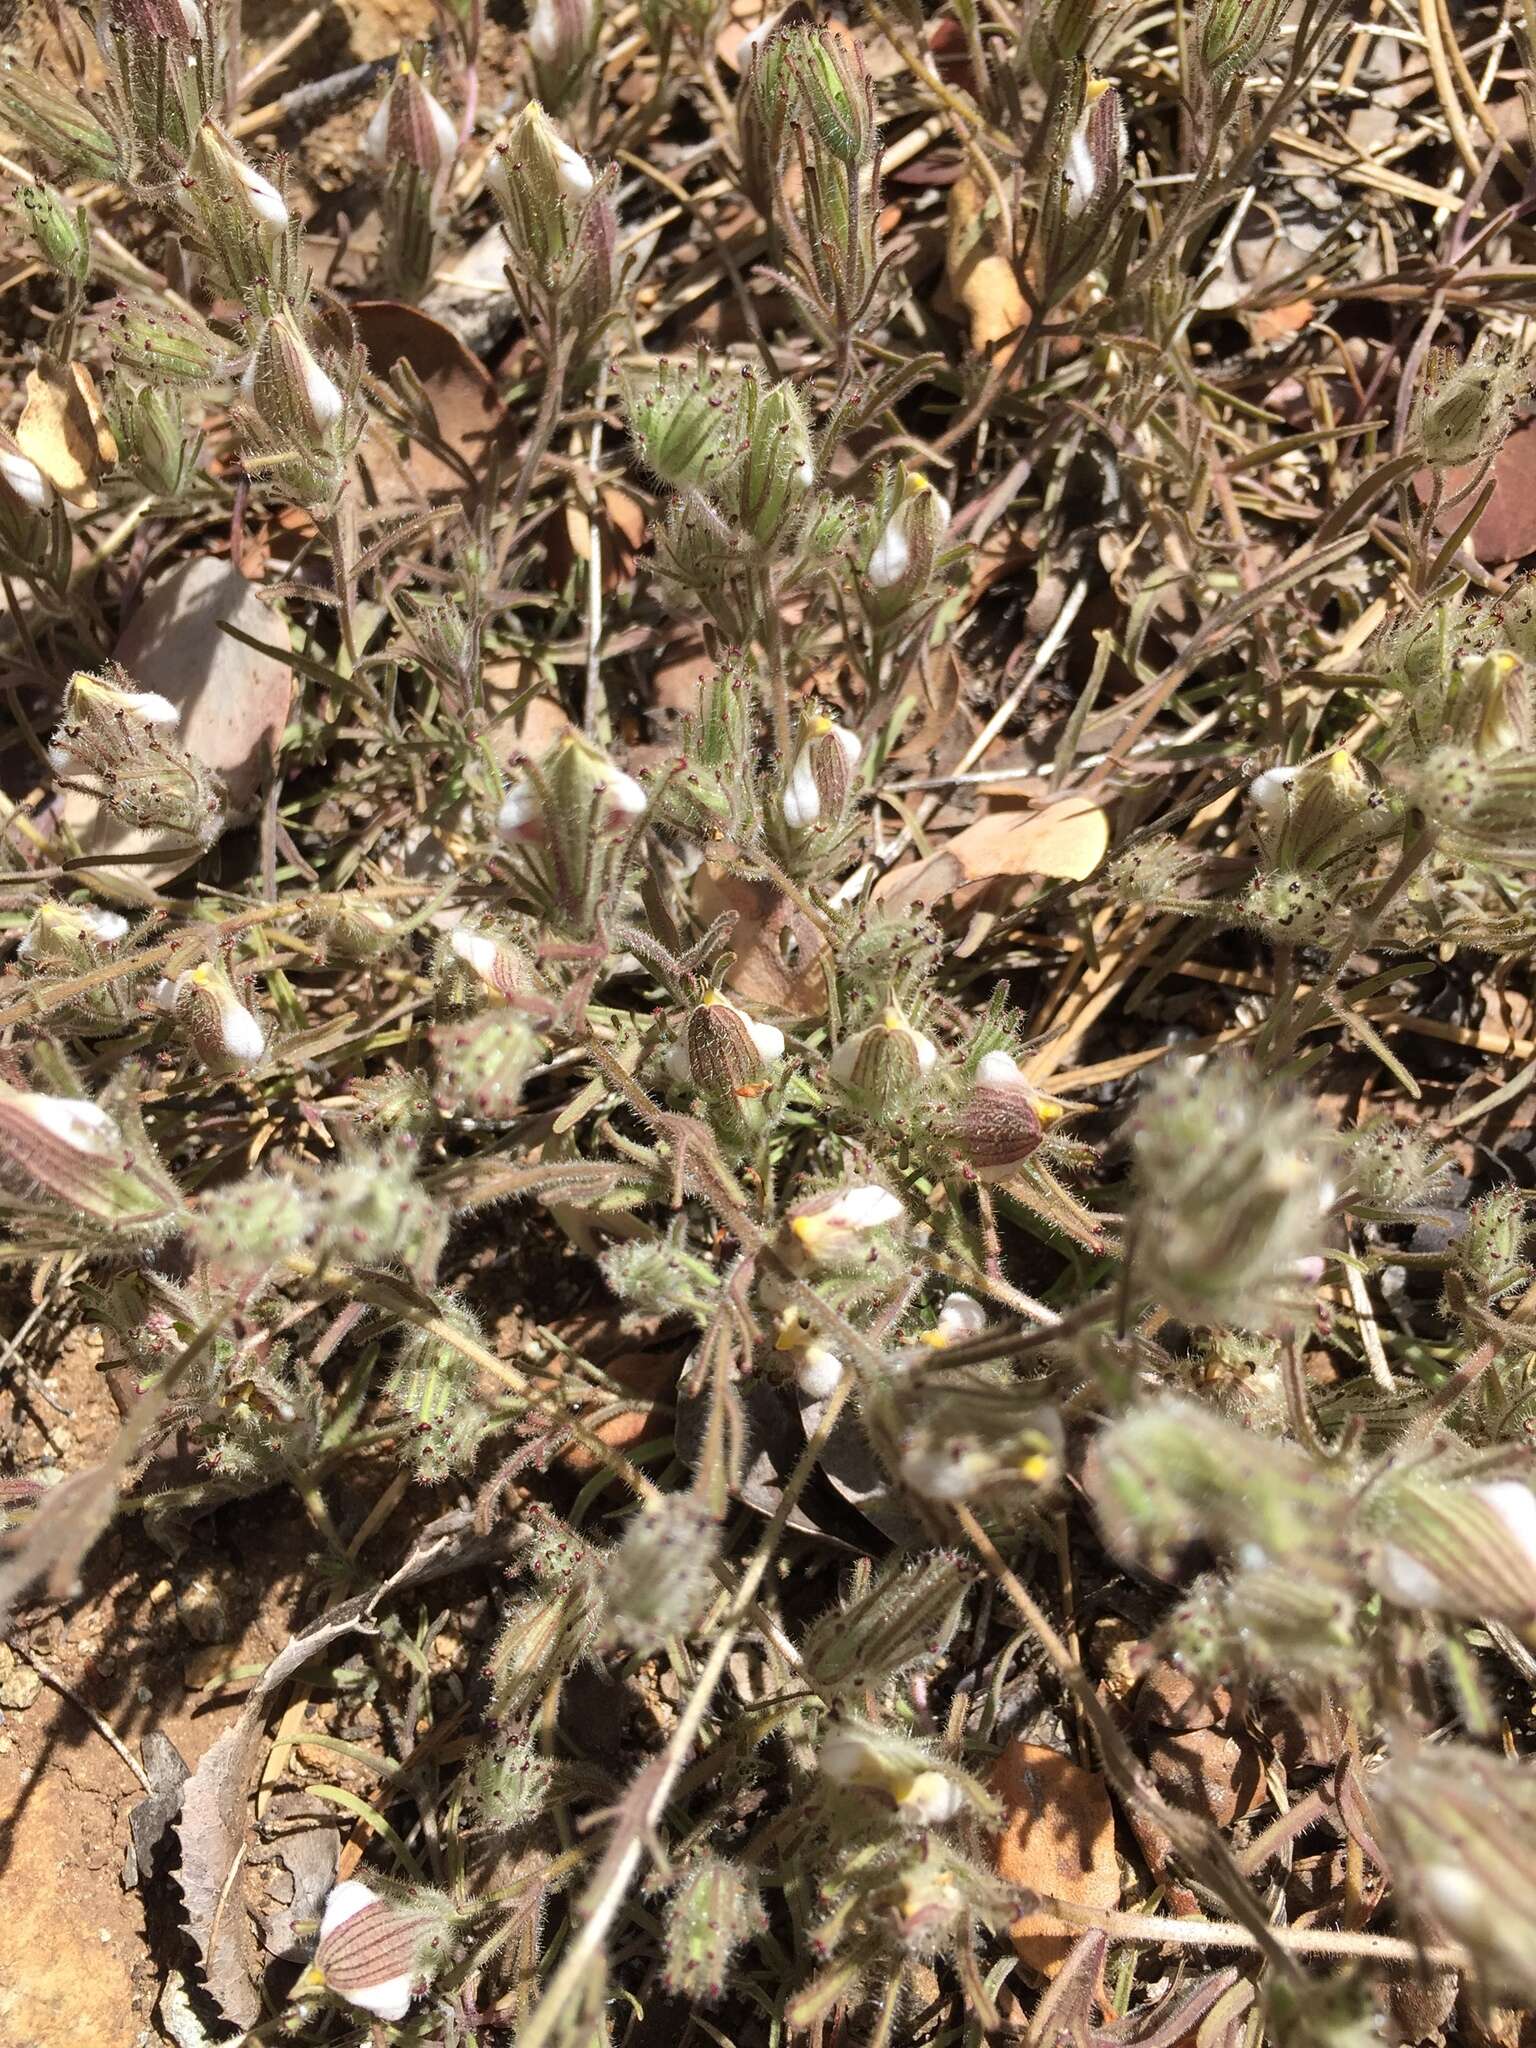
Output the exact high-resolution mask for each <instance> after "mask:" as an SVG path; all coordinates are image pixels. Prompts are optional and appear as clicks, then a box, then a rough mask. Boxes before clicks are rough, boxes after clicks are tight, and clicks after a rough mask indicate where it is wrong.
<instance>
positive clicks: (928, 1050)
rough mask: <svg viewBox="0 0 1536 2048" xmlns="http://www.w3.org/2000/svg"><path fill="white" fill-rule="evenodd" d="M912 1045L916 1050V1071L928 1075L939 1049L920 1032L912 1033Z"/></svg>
mask: <svg viewBox="0 0 1536 2048" xmlns="http://www.w3.org/2000/svg"><path fill="white" fill-rule="evenodd" d="M912 1043H913V1045H914V1047H915V1048H916V1050H917V1071H918V1072H919V1073H920V1074H926V1073H928V1072H929V1071H930V1070H931V1069H932V1067H933V1065H934V1062H935V1061H936V1060H937V1059H938V1057H939V1048H938V1047H937V1046H936V1045H935V1044H934V1042H933V1040H932V1039H931V1038H925V1037H924V1035H923V1033H922V1032H921V1031H914V1032H913V1033H912Z"/></svg>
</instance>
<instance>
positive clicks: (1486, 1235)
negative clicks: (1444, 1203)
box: [1451, 1187, 1530, 1306]
mask: <svg viewBox="0 0 1536 2048" xmlns="http://www.w3.org/2000/svg"><path fill="white" fill-rule="evenodd" d="M1525 1203H1526V1197H1525V1195H1524V1193H1523V1192H1522V1190H1521V1189H1519V1188H1512V1187H1511V1188H1498V1189H1496V1190H1495V1191H1494V1193H1492V1194H1491V1195H1484V1196H1483V1197H1482V1198H1481V1199H1480V1200H1478V1201H1476V1202H1474V1203H1473V1204H1472V1206H1471V1208H1470V1209H1469V1210H1468V1211H1467V1223H1466V1228H1465V1229H1464V1230H1463V1231H1462V1233H1461V1235H1460V1237H1458V1238H1457V1240H1456V1242H1455V1244H1454V1245H1453V1246H1452V1248H1451V1249H1452V1256H1453V1257H1454V1259H1455V1261H1456V1270H1457V1272H1458V1273H1460V1274H1461V1276H1462V1278H1463V1279H1464V1280H1465V1281H1466V1282H1467V1284H1468V1286H1469V1287H1471V1288H1472V1290H1473V1292H1474V1293H1475V1294H1476V1296H1477V1298H1478V1299H1479V1300H1480V1301H1482V1302H1484V1303H1486V1304H1488V1305H1490V1306H1491V1305H1492V1304H1493V1303H1494V1302H1496V1301H1497V1300H1498V1299H1499V1297H1500V1295H1503V1294H1508V1293H1509V1292H1510V1290H1511V1289H1512V1288H1515V1287H1518V1286H1519V1285H1520V1284H1521V1283H1522V1282H1523V1281H1525V1280H1528V1279H1529V1278H1530V1267H1529V1265H1528V1264H1527V1262H1526V1258H1525V1245H1526V1239H1527V1236H1528V1234H1529V1231H1528V1225H1527V1221H1526V1212H1525Z"/></svg>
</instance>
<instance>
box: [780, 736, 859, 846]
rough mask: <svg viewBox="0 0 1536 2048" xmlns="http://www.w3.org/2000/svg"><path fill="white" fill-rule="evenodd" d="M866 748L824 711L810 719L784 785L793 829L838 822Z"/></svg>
mask: <svg viewBox="0 0 1536 2048" xmlns="http://www.w3.org/2000/svg"><path fill="white" fill-rule="evenodd" d="M863 751H864V746H863V742H862V741H861V740H860V739H859V737H858V735H857V734H856V733H851V732H849V731H848V729H847V727H846V726H841V725H837V724H834V722H833V721H832V720H831V719H830V718H827V717H824V716H822V715H820V714H818V715H817V716H815V717H813V718H808V719H807V720H806V722H805V724H804V726H803V727H802V728H801V734H800V745H799V747H798V749H797V750H796V753H795V759H794V763H793V766H792V767H791V769H790V772H789V779H788V781H787V782H786V783H785V785H784V804H783V808H784V823H785V824H786V825H787V826H788V827H789V829H790V831H791V832H809V831H810V830H811V828H812V826H815V825H835V824H836V823H838V821H839V820H840V819H841V818H842V815H843V813H844V811H845V810H846V809H847V808H848V796H849V792H850V790H851V789H852V787H853V771H854V769H855V768H857V767H858V765H859V756H860V755H861V754H862V753H863Z"/></svg>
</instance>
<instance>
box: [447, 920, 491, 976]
mask: <svg viewBox="0 0 1536 2048" xmlns="http://www.w3.org/2000/svg"><path fill="white" fill-rule="evenodd" d="M448 944H449V946H450V947H451V948H452V949H453V952H454V953H455V954H456V956H457V957H458V958H459V959H460V960H462V961H463V962H464V965H465V966H466V967H468V968H471V969H472V970H473V971H474V972H475V973H476V974H489V973H490V972H491V971H492V969H493V968H494V967H495V965H496V960H497V951H496V941H495V940H494V939H493V938H491V937H489V936H488V934H486V933H485V932H467V931H464V930H463V929H462V928H460V930H458V931H456V932H455V933H454V934H453V936H452V937H451V938H450V939H449V941H448Z"/></svg>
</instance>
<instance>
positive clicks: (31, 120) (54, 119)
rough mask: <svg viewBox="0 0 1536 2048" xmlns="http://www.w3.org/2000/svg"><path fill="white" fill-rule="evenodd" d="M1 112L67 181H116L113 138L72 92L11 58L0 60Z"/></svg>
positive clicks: (117, 168)
mask: <svg viewBox="0 0 1536 2048" xmlns="http://www.w3.org/2000/svg"><path fill="white" fill-rule="evenodd" d="M0 114H3V115H4V117H5V119H6V121H7V122H8V123H9V124H10V126H11V127H12V128H14V129H15V130H16V132H17V134H18V135H20V136H21V137H22V138H23V140H25V141H26V142H28V143H30V144H31V145H32V147H33V148H34V149H38V150H41V151H42V153H43V155H44V156H47V157H51V158H53V160H54V161H55V162H56V163H57V164H58V165H59V167H60V170H61V172H62V173H63V175H64V176H65V177H67V178H73V177H87V178H104V179H108V180H113V181H115V180H116V178H117V176H118V172H119V169H120V165H119V161H118V149H117V142H116V139H115V138H114V137H113V135H112V134H111V132H110V131H109V130H108V129H107V128H105V127H104V126H103V125H102V123H101V122H100V121H98V120H97V119H96V117H95V115H94V114H93V113H92V112H91V110H90V108H89V107H88V106H87V105H86V103H85V102H84V101H83V100H82V99H81V98H80V96H79V95H78V94H77V93H74V92H71V91H69V90H68V88H67V87H64V86H60V85H56V84H55V83H54V82H53V80H52V79H50V78H48V77H47V76H46V75H45V74H44V73H42V72H40V71H36V70H34V69H33V68H31V67H30V66H29V65H25V64H19V63H17V62H15V61H14V60H13V59H11V58H7V59H5V60H4V62H0Z"/></svg>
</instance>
